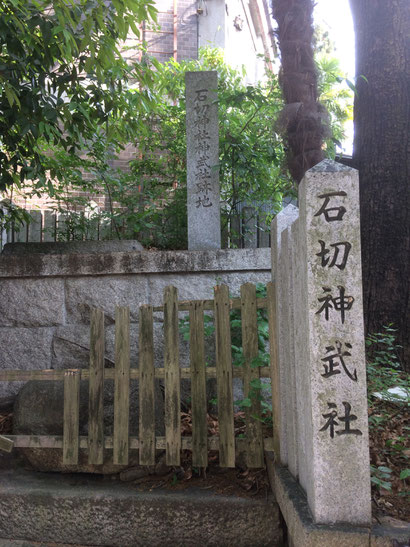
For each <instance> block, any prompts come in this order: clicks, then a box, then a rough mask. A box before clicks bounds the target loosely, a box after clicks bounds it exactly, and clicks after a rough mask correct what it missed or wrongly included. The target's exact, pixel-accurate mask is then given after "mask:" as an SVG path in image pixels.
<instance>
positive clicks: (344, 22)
mask: <svg viewBox="0 0 410 547" xmlns="http://www.w3.org/2000/svg"><path fill="white" fill-rule="evenodd" d="M313 16H314V19H315V22H316V23H320V24H321V25H322V26H323V27H324V28H325V29H327V30H328V31H329V36H330V38H331V40H333V42H334V43H335V47H336V57H338V59H339V60H340V66H341V68H342V70H343V71H344V72H346V74H347V77H348V78H349V79H350V80H352V81H354V77H355V52H354V31H353V21H352V15H351V12H350V6H349V0H316V6H315V10H314V14H313ZM345 132H346V140H345V142H344V143H343V151H344V153H345V154H349V155H351V154H352V150H353V122H348V123H346V125H345Z"/></svg>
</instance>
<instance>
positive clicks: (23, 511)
mask: <svg viewBox="0 0 410 547" xmlns="http://www.w3.org/2000/svg"><path fill="white" fill-rule="evenodd" d="M0 484H1V489H0V538H2V539H0V545H4V546H12V545H17V546H19V547H20V546H24V547H26V546H27V547H28V546H29V545H32V544H33V545H36V543H35V542H40V545H47V542H55V543H59V544H70V545H72V544H74V545H95V546H97V545H98V546H104V545H106V546H113V547H114V546H118V547H125V546H134V545H146V546H151V545H152V546H157V545H161V546H162V545H173V546H175V545H184V546H197V545H209V546H211V545H215V546H224V545H226V546H231V545H241V546H265V545H266V546H279V545H281V540H282V531H281V528H280V524H279V510H278V506H277V504H276V503H275V502H274V501H273V499H272V498H269V499H267V500H252V499H248V498H247V499H244V498H238V497H234V496H222V495H216V494H213V493H211V492H210V491H209V490H200V489H190V490H183V491H179V492H175V491H172V492H171V491H169V490H168V491H167V490H154V491H152V492H138V490H137V487H136V485H132V484H124V483H119V482H117V481H114V480H110V479H103V478H98V477H91V476H89V475H88V476H86V477H80V476H78V475H53V474H42V473H32V472H28V471H21V470H7V471H5V470H2V471H0ZM31 542H34V543H31Z"/></svg>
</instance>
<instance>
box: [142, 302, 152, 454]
mask: <svg viewBox="0 0 410 547" xmlns="http://www.w3.org/2000/svg"><path fill="white" fill-rule="evenodd" d="M139 319H140V330H139V355H140V358H139V369H140V384H139V385H140V393H143V394H144V396H143V397H140V398H139V404H140V408H139V410H140V416H139V441H140V450H139V462H140V465H154V463H155V374H154V324H153V323H154V321H153V316H152V306H141V307H140V316H139Z"/></svg>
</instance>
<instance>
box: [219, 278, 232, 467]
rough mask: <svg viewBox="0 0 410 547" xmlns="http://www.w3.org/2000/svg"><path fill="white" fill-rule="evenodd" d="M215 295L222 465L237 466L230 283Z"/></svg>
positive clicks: (220, 288)
mask: <svg viewBox="0 0 410 547" xmlns="http://www.w3.org/2000/svg"><path fill="white" fill-rule="evenodd" d="M214 296H215V346H216V382H217V397H218V420H219V463H220V465H221V466H222V467H235V430H234V416H233V389H232V349H231V324H230V317H229V289H228V287H227V286H226V285H220V286H218V287H215V292H214Z"/></svg>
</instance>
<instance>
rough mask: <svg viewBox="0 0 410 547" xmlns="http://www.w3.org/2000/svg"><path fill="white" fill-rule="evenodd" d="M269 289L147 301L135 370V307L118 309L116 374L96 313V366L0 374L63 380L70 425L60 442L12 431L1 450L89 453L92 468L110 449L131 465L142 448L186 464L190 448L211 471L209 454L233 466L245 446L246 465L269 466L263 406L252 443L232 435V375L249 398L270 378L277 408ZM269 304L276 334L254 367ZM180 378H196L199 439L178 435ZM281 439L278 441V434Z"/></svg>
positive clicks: (251, 411)
mask: <svg viewBox="0 0 410 547" xmlns="http://www.w3.org/2000/svg"><path fill="white" fill-rule="evenodd" d="M274 298H275V296H274V290H273V286H272V283H269V284H268V287H267V298H257V297H256V288H255V286H254V285H253V284H251V283H246V284H245V285H242V287H241V297H240V298H230V297H229V292H228V287H227V286H226V285H221V286H217V287H215V291H214V299H213V300H195V301H183V302H178V295H177V289H176V288H175V287H172V286H168V287H166V288H165V291H164V304H163V306H158V307H152V306H148V305H143V306H141V307H140V310H139V366H138V368H131V367H130V314H129V308H127V307H117V309H116V314H115V368H111V369H109V368H104V312H103V310H101V309H93V310H92V312H91V321H90V323H91V324H90V366H89V369H88V370H87V369H78V370H41V371H21V370H2V371H0V381H27V380H54V381H55V380H61V381H63V382H64V427H63V435H62V436H50V435H47V436H39V435H31V436H30V435H5V436H3V437H0V449H3V450H8V451H10V450H11V449H12V447H13V445H14V446H15V447H26V448H27V447H30V448H62V450H63V463H64V464H69V465H76V464H77V463H78V453H79V449H88V461H89V463H90V464H102V463H103V454H104V448H106V449H112V450H113V462H114V464H118V465H127V464H128V455H129V450H130V449H131V450H134V449H138V450H139V462H140V464H141V465H153V464H154V463H155V452H156V450H165V451H166V463H167V465H171V466H172V465H179V464H180V453H181V449H182V450H186V449H188V450H191V451H192V460H193V465H195V466H200V467H206V466H207V463H208V450H219V463H220V466H221V467H234V466H235V450H237V449H241V451H242V450H244V451H245V452H246V454H247V463H248V466H249V467H261V466H263V465H264V450H272V449H274V448H275V445H276V444H277V431H276V426H275V427H274V431H273V437H269V438H263V434H262V427H261V421H260V419H258V416H260V402H259V401H258V400H256V399H255V400H254V399H251V401H252V404H251V407H249V408H247V409H246V412H245V420H246V437H245V438H243V439H240V438H237V437H235V432H234V399H233V378H234V377H240V378H242V379H243V387H244V396H245V397H247V395H248V394H249V386H250V382H251V381H252V380H253V379H255V378H259V377H262V378H272V401H273V407H274V408H275V405H276V400H277V399H276V397H275V395H274V392H275V391H276V386H277V384H276V379H275V378H276V377H275V374H276V372H275V371H276V366H275V363H276V347H275V342H274V340H275V336H274V333H275V301H274ZM258 308H267V310H268V318H269V330H270V354H271V366H270V367H252V366H251V362H252V360H253V359H254V357H256V356H257V355H258V325H257V309H258ZM232 309H240V310H241V319H242V347H243V355H244V363H243V365H242V366H241V367H233V365H232V349H231V324H230V311H231V310H232ZM206 310H212V311H213V313H214V323H215V348H216V356H215V367H208V366H206V363H205V336H204V311H206ZM180 311H184V312H189V321H190V323H189V324H190V334H189V340H190V366H189V367H188V368H181V367H180V362H179V342H178V341H179V316H178V314H179V312H180ZM154 312H162V313H163V320H164V343H165V350H164V366H163V368H155V367H154V337H153V313H154ZM209 378H216V383H217V401H218V421H219V435H218V436H208V432H207V396H206V381H207V379H209ZM136 379H137V380H139V437H138V438H137V437H132V436H129V403H130V401H129V397H130V396H129V388H130V380H136ZM156 379H162V380H163V381H164V388H165V416H164V421H165V437H156V436H155V412H156V409H155V396H154V385H155V384H154V382H155V380H156ZM181 379H190V380H191V401H192V403H191V404H192V436H191V437H188V436H181V421H180V410H181V397H180V381H181ZM81 380H88V381H89V414H88V420H89V421H88V437H85V436H79V406H80V382H81ZM105 380H114V385H115V387H114V429H113V436H112V437H107V436H106V437H104V422H103V392H104V381H105ZM275 437H276V439H275V440H274V438H275Z"/></svg>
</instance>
